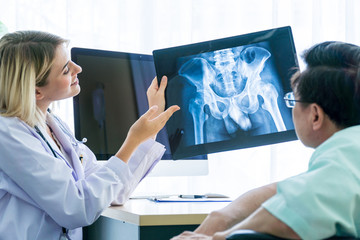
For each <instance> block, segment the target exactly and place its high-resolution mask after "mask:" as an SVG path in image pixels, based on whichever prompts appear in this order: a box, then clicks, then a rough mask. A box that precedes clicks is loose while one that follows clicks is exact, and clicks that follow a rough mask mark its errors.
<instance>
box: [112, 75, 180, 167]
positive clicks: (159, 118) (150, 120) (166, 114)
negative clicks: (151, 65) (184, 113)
mask: <svg viewBox="0 0 360 240" xmlns="http://www.w3.org/2000/svg"><path fill="white" fill-rule="evenodd" d="M166 85H167V78H166V77H163V78H162V79H161V83H160V86H158V84H157V78H156V77H155V78H154V80H153V81H152V83H151V85H150V86H149V88H148V90H147V97H148V101H149V107H150V108H149V110H148V111H147V112H146V113H145V114H143V115H142V116H141V117H140V118H139V119H138V120H137V121H136V122H135V123H134V124H133V125H132V126H131V128H130V130H129V132H128V135H127V137H126V139H125V141H124V143H123V145H122V147H121V148H120V150H119V151H118V152H117V154H116V156H117V157H119V158H120V159H122V160H123V161H124V162H127V160H128V159H129V157H130V156H131V153H132V152H133V151H134V149H135V148H136V147H137V146H138V145H139V144H140V143H142V142H144V141H145V140H147V139H148V138H150V137H151V138H153V139H155V138H156V134H157V133H158V132H159V131H160V130H161V129H162V128H163V127H164V126H165V124H166V122H167V121H168V120H169V118H170V117H171V116H172V115H173V113H174V112H176V111H177V110H179V109H180V108H179V106H176V105H174V106H171V107H169V108H168V109H167V110H166V111H164V109H165V97H164V95H165V94H164V93H165V88H166Z"/></svg>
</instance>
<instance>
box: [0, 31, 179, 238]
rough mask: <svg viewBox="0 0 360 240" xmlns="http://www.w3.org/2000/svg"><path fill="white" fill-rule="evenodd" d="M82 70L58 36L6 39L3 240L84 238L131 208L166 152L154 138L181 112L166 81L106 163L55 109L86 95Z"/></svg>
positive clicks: (0, 180) (1, 68)
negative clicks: (113, 211)
mask: <svg viewBox="0 0 360 240" xmlns="http://www.w3.org/2000/svg"><path fill="white" fill-rule="evenodd" d="M80 72H81V67H80V66H78V65H76V64H75V63H74V62H72V61H71V60H70V58H69V53H68V49H67V41H66V40H64V39H62V38H60V37H58V36H55V35H52V34H49V33H44V32H38V31H19V32H14V33H9V34H7V35H5V36H3V37H2V38H1V39H0V126H1V127H0V153H1V154H0V216H1V217H0V239H47V240H49V239H82V226H86V225H89V224H92V223H93V222H94V221H95V220H96V219H97V218H98V217H99V215H100V214H101V212H102V211H103V210H104V209H106V208H107V207H108V206H109V205H110V204H122V203H124V201H126V200H127V199H128V197H129V195H130V194H131V192H132V191H133V190H134V188H135V187H136V186H137V184H138V183H139V182H140V180H141V179H142V178H143V177H144V176H145V175H146V174H147V173H148V171H149V170H150V169H151V168H152V166H153V165H154V164H155V163H156V162H157V161H158V160H159V159H160V157H161V156H162V154H163V152H164V147H163V146H162V145H161V144H159V143H157V142H155V141H154V139H155V136H156V134H157V132H158V131H159V130H160V129H161V128H163V126H164V125H165V123H166V121H167V120H168V119H169V118H170V117H171V115H172V114H173V113H174V112H175V111H177V110H178V109H179V107H178V106H172V107H170V108H168V109H167V110H166V111H164V108H165V101H164V89H165V87H166V78H163V79H162V81H161V84H160V86H159V87H158V85H157V82H156V79H154V81H153V83H152V84H151V86H150V87H149V89H148V92H147V95H148V100H149V105H150V109H149V110H148V111H147V112H146V113H145V114H144V115H143V116H142V117H140V118H139V119H138V120H137V121H136V122H135V123H134V124H133V125H132V126H131V128H130V130H129V132H128V135H127V138H126V140H125V141H124V143H123V145H122V146H121V147H120V149H119V151H118V152H117V153H116V154H115V156H113V157H111V158H110V159H109V160H108V161H107V162H106V163H105V164H101V165H100V164H98V163H97V161H96V158H95V156H94V154H93V153H92V152H91V151H90V150H89V149H88V148H87V147H86V146H85V145H84V144H83V143H81V142H79V141H77V140H76V139H75V138H74V136H73V135H72V134H71V132H70V130H69V128H68V127H67V126H66V124H65V123H64V122H62V121H61V120H60V119H59V118H57V117H56V116H54V115H53V114H52V113H51V112H50V111H49V110H48V109H49V106H50V104H51V103H53V102H54V101H57V100H61V99H65V98H70V97H73V96H75V95H77V94H79V92H80V86H79V80H78V78H77V74H78V73H80ZM120 104H121V103H120Z"/></svg>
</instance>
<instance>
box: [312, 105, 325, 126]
mask: <svg viewBox="0 0 360 240" xmlns="http://www.w3.org/2000/svg"><path fill="white" fill-rule="evenodd" d="M310 107H311V109H310V110H311V123H312V128H313V130H314V131H317V130H319V129H321V127H323V125H324V119H325V112H324V110H323V109H322V108H321V107H320V106H319V105H318V104H316V103H313V104H311V106H310Z"/></svg>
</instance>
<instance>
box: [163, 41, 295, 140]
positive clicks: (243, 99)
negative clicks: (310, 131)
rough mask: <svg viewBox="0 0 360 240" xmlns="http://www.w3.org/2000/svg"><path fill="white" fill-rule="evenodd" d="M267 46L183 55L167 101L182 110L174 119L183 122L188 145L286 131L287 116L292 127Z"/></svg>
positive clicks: (280, 85) (248, 46) (180, 123)
mask: <svg viewBox="0 0 360 240" xmlns="http://www.w3.org/2000/svg"><path fill="white" fill-rule="evenodd" d="M268 49H269V47H268V44H267V43H266V42H262V43H257V44H251V45H246V46H240V47H235V48H227V49H221V50H217V51H213V52H206V53H201V54H197V55H192V56H186V57H181V58H179V59H178V63H177V69H178V71H177V76H176V77H174V78H172V79H171V81H169V87H168V91H167V100H168V104H179V105H180V107H181V109H182V111H181V113H179V114H178V116H176V117H175V119H172V120H171V121H172V122H173V123H175V124H173V125H175V126H179V125H180V126H183V127H182V128H181V131H180V132H181V141H182V142H183V144H185V145H194V144H195V145H198V144H203V143H210V142H219V141H224V140H229V139H232V138H236V137H240V136H244V135H247V136H256V135H262V134H268V133H272V132H280V131H285V130H286V129H287V128H286V123H285V121H287V122H288V123H287V124H291V128H292V122H291V116H289V115H288V114H289V111H288V110H286V111H285V112H286V113H284V114H285V115H284V116H283V115H282V111H281V110H282V109H285V108H286V107H285V106H284V104H283V100H282V99H283V95H284V93H283V90H282V89H283V88H282V82H281V80H280V77H279V76H278V73H277V71H276V68H275V64H274V62H273V60H272V54H271V52H270V50H268ZM284 119H285V120H284ZM289 126H290V125H289ZM170 128H171V127H170ZM170 130H171V129H170ZM177 130H178V131H177V132H179V129H177ZM175 137H176V136H175ZM177 137H180V136H179V134H178V136H177ZM178 141H179V140H178Z"/></svg>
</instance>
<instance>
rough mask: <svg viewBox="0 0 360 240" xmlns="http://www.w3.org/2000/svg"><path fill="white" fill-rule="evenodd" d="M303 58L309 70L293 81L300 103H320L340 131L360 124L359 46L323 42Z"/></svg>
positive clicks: (304, 104)
mask: <svg viewBox="0 0 360 240" xmlns="http://www.w3.org/2000/svg"><path fill="white" fill-rule="evenodd" d="M304 59H305V62H306V64H307V68H306V70H305V71H303V72H301V73H296V74H295V75H294V76H293V77H292V80H291V84H292V88H293V90H294V92H295V93H296V95H297V98H298V99H299V100H301V101H302V102H300V103H299V104H302V105H303V106H306V105H308V104H311V103H316V104H318V105H319V106H320V107H321V108H322V109H323V111H324V112H325V114H326V115H327V116H328V117H329V118H330V120H331V121H332V122H333V123H335V125H336V126H337V127H338V128H346V127H350V126H354V125H358V124H360V47H359V46H356V45H352V44H348V43H343V42H324V43H320V44H317V45H315V46H313V47H312V48H310V49H309V50H307V51H306V52H305V54H304Z"/></svg>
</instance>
